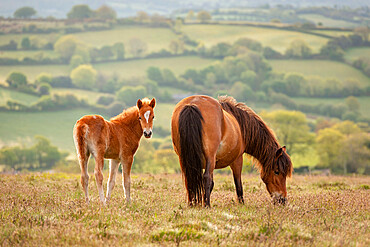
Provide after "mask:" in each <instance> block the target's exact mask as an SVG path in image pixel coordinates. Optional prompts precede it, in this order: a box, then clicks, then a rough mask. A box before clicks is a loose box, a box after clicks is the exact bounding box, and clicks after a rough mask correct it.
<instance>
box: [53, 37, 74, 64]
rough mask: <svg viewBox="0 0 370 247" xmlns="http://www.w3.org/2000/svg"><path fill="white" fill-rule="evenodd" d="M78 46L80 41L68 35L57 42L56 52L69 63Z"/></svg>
mask: <svg viewBox="0 0 370 247" xmlns="http://www.w3.org/2000/svg"><path fill="white" fill-rule="evenodd" d="M77 45H78V40H77V39H76V38H75V37H74V36H72V35H66V36H62V37H60V38H59V39H58V40H57V42H55V45H54V50H55V51H56V52H58V53H59V55H60V57H61V58H62V59H64V60H66V61H69V60H70V58H71V57H72V56H73V54H74V52H75V50H76V47H77Z"/></svg>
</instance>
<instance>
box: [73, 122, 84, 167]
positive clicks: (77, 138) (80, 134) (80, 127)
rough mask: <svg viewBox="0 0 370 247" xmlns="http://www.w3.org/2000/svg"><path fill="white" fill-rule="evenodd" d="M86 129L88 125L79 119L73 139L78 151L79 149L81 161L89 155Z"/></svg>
mask: <svg viewBox="0 0 370 247" xmlns="http://www.w3.org/2000/svg"><path fill="white" fill-rule="evenodd" d="M86 131H87V125H86V124H84V123H82V124H81V122H80V121H77V123H76V124H75V126H74V128H73V141H74V143H75V147H76V151H77V156H78V159H79V161H80V164H81V161H83V160H84V159H86V156H87V153H88V151H87V143H86V141H85V136H86Z"/></svg>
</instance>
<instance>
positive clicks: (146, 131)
mask: <svg viewBox="0 0 370 247" xmlns="http://www.w3.org/2000/svg"><path fill="white" fill-rule="evenodd" d="M144 136H145V138H150V137H151V136H152V131H151V130H144Z"/></svg>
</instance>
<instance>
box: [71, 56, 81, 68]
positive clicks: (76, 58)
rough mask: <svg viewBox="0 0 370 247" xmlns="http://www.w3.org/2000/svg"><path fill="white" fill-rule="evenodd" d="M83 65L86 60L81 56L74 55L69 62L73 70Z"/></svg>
mask: <svg viewBox="0 0 370 247" xmlns="http://www.w3.org/2000/svg"><path fill="white" fill-rule="evenodd" d="M81 64H84V60H83V58H82V57H81V56H80V55H73V56H72V57H71V60H70V61H69V66H70V67H71V69H74V68H77V67H78V66H80V65H81Z"/></svg>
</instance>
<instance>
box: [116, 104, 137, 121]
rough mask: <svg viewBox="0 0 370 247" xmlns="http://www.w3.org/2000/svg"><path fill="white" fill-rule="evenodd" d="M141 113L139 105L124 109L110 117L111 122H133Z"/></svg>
mask: <svg viewBox="0 0 370 247" xmlns="http://www.w3.org/2000/svg"><path fill="white" fill-rule="evenodd" d="M138 114H139V109H138V108H137V106H133V107H130V108H128V109H126V110H123V112H121V113H120V114H118V115H117V116H115V117H112V118H111V119H110V121H111V122H120V123H131V122H132V121H133V120H137V118H138Z"/></svg>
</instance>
